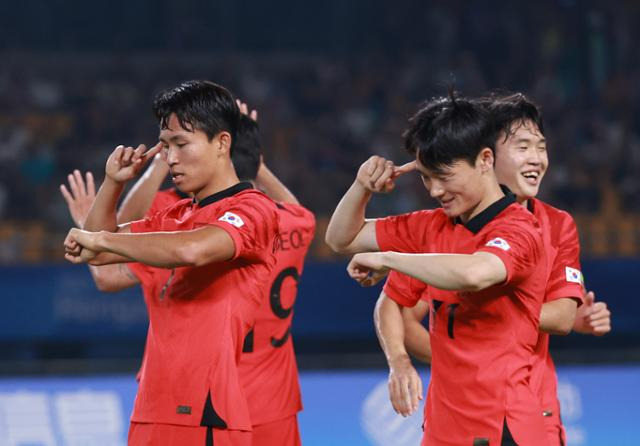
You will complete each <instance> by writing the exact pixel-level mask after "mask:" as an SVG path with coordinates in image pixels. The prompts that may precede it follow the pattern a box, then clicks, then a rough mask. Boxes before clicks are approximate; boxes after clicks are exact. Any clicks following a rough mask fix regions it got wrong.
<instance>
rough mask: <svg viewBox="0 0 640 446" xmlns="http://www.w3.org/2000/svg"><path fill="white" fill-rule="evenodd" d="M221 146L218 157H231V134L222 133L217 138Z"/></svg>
mask: <svg viewBox="0 0 640 446" xmlns="http://www.w3.org/2000/svg"><path fill="white" fill-rule="evenodd" d="M216 138H218V141H220V145H219V146H218V155H227V156H231V133H229V132H225V131H222V132H220V133H218V135H217V136H216Z"/></svg>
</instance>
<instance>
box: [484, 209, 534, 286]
mask: <svg viewBox="0 0 640 446" xmlns="http://www.w3.org/2000/svg"><path fill="white" fill-rule="evenodd" d="M476 252H489V253H491V254H494V255H496V256H497V257H498V258H500V260H501V261H502V263H503V264H504V266H505V268H506V270H507V278H506V280H505V283H517V282H520V281H521V280H523V279H524V278H526V277H527V276H528V275H529V274H530V273H531V272H532V271H533V270H534V268H535V267H536V265H537V264H538V263H539V262H541V261H544V260H545V259H544V258H543V257H542V235H541V233H540V230H539V226H538V225H537V223H535V222H534V220H532V221H526V220H523V219H518V218H513V221H505V220H502V221H501V222H500V225H499V226H497V225H496V226H495V227H494V228H491V229H490V230H488V231H487V233H486V234H485V236H484V237H483V245H482V246H481V247H480V248H478V249H477V250H476Z"/></svg>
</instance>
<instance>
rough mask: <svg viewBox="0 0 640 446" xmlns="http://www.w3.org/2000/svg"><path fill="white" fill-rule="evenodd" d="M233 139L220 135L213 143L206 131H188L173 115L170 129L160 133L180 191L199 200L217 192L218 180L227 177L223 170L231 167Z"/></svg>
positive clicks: (166, 159) (171, 170)
mask: <svg viewBox="0 0 640 446" xmlns="http://www.w3.org/2000/svg"><path fill="white" fill-rule="evenodd" d="M230 138H231V137H230V135H229V134H228V133H227V132H220V133H218V134H217V135H215V136H214V137H213V138H211V140H209V138H208V137H207V134H206V133H205V132H203V131H202V130H198V129H193V131H190V130H187V129H185V128H183V127H182V126H180V122H179V121H178V118H177V117H176V115H175V114H173V115H171V116H170V118H169V120H168V122H167V128H166V129H163V130H162V131H161V132H160V141H161V142H162V154H163V157H164V159H165V161H166V162H167V164H168V165H169V169H170V172H171V179H172V180H173V183H174V184H175V185H176V187H177V188H178V189H180V190H181V191H182V192H185V193H193V194H195V196H196V199H202V198H204V197H206V196H208V195H211V194H213V193H215V192H217V189H219V187H218V184H217V182H216V180H217V179H219V178H224V177H225V175H224V173H226V172H225V171H224V170H223V169H228V165H229V164H230V160H229V153H228V148H229V147H228V146H229V145H230ZM236 181H237V180H236Z"/></svg>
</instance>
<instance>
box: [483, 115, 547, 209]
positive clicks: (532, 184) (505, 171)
mask: <svg viewBox="0 0 640 446" xmlns="http://www.w3.org/2000/svg"><path fill="white" fill-rule="evenodd" d="M548 166H549V158H548V155H547V145H546V141H545V138H544V135H543V134H542V133H540V130H539V129H538V127H537V126H536V125H535V124H533V123H532V122H531V121H525V122H524V123H516V124H514V125H513V126H512V128H511V132H510V134H509V135H508V137H507V138H506V139H505V135H504V134H500V136H499V137H498V141H497V142H496V175H497V177H498V181H499V182H500V183H501V184H504V185H505V186H507V187H508V188H509V189H511V191H512V192H513V193H514V194H515V195H516V197H517V198H518V201H519V202H523V201H525V200H528V199H530V198H533V197H535V196H536V195H537V194H538V190H539V189H540V183H541V182H542V178H543V177H544V174H545V172H546V171H547V167H548Z"/></svg>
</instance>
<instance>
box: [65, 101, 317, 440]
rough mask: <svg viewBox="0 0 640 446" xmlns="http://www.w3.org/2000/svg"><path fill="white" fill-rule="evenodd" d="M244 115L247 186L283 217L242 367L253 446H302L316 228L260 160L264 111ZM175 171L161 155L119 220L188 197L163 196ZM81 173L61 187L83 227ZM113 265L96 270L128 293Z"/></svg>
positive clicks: (236, 157) (242, 161)
mask: <svg viewBox="0 0 640 446" xmlns="http://www.w3.org/2000/svg"><path fill="white" fill-rule="evenodd" d="M238 106H239V108H240V111H241V113H242V116H241V117H240V120H239V122H238V128H237V132H236V133H237V135H236V140H235V142H234V143H233V153H232V161H233V165H234V168H235V170H236V174H237V175H238V178H239V179H240V180H241V181H251V182H253V183H254V184H255V186H256V187H258V188H259V189H261V190H262V191H264V192H265V193H266V194H267V195H269V196H270V197H271V198H272V199H274V200H276V201H277V202H278V211H279V214H280V231H279V242H278V244H277V246H276V262H277V263H276V267H275V268H274V272H273V274H272V278H271V279H270V281H269V287H268V288H267V289H266V290H265V293H264V294H265V298H264V300H263V301H262V304H261V306H260V309H259V310H258V314H257V316H256V321H255V325H254V327H253V328H252V329H251V331H250V332H249V333H248V334H247V337H246V339H245V343H244V348H243V353H244V354H243V355H242V357H241V360H240V364H239V370H240V376H241V380H242V385H243V389H244V392H245V395H246V397H247V402H248V404H249V411H250V413H251V421H252V425H253V432H252V437H253V444H254V445H283V446H287V445H298V444H300V435H299V432H298V425H297V417H296V414H297V412H299V411H300V410H301V409H302V400H301V396H300V386H299V381H298V370H297V365H296V360H295V352H294V349H293V342H292V337H291V333H290V329H291V322H292V318H293V306H294V304H295V300H296V294H297V283H298V280H299V278H300V276H301V274H302V269H303V266H304V257H305V255H306V253H307V251H308V248H309V246H310V243H311V240H312V239H313V234H314V231H315V218H314V216H313V214H312V213H311V212H310V211H309V210H307V209H306V208H304V207H303V206H301V205H300V204H299V202H298V200H297V198H296V197H295V196H294V195H293V194H292V193H291V191H290V190H289V189H288V188H287V187H286V186H285V185H284V184H282V182H280V180H279V179H278V178H277V177H276V176H275V175H274V174H273V172H271V170H270V169H269V168H268V167H267V166H266V164H265V163H264V159H263V157H262V155H261V143H260V135H259V129H258V124H257V112H256V111H255V110H253V111H251V112H250V113H249V111H248V108H247V105H246V104H244V103H242V102H240V101H238ZM167 173H168V166H167V165H166V163H165V162H164V161H163V160H162V159H161V158H158V157H156V158H155V159H154V161H153V162H152V164H151V165H150V167H149V168H148V169H147V171H146V172H145V174H144V175H143V176H141V178H140V179H139V180H138V182H136V184H135V185H134V186H133V187H132V188H131V191H130V192H129V193H128V194H127V196H126V197H125V199H124V200H123V204H122V206H121V208H120V210H119V212H118V218H119V220H120V219H125V218H131V219H137V218H140V217H141V215H144V214H145V210H146V209H147V208H149V210H148V211H147V212H146V214H147V215H153V214H154V213H156V212H158V211H159V210H162V209H163V208H165V207H169V206H171V205H173V204H174V203H176V202H177V201H179V200H180V199H182V198H183V197H184V194H183V193H182V192H180V191H179V190H178V189H176V188H171V189H166V190H161V191H158V188H159V187H160V185H161V184H162V183H163V181H164V179H165V177H166V175H167ZM86 177H87V181H86V185H85V181H84V180H83V178H82V175H81V174H80V172H79V171H74V172H73V173H72V174H70V175H69V177H68V179H69V190H70V191H71V192H69V190H68V189H67V188H66V187H65V186H64V185H63V186H61V190H62V193H63V196H64V197H65V200H66V201H67V204H68V206H69V211H70V213H71V215H72V218H73V219H74V221H75V222H76V224H77V225H78V226H79V227H82V223H83V221H84V219H85V218H86V214H87V213H88V211H89V208H90V207H91V204H92V202H93V199H94V198H95V188H94V187H93V176H92V174H91V173H90V172H88V173H87V174H86ZM113 266H114V265H103V266H92V265H89V267H90V268H91V269H92V270H98V273H97V274H94V277H100V278H101V280H102V284H103V285H102V286H103V288H104V287H105V286H106V287H108V288H109V289H111V290H116V289H122V288H124V286H123V285H129V286H131V285H130V281H128V280H126V279H125V280H124V281H122V280H120V279H119V278H118V277H117V275H114V274H117V271H116V272H115V273H112V274H111V275H108V274H109V273H108V272H107V273H105V272H104V271H102V275H101V276H100V274H99V273H100V270H104V269H106V268H111V267H113Z"/></svg>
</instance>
